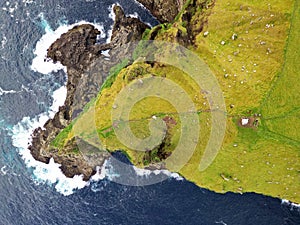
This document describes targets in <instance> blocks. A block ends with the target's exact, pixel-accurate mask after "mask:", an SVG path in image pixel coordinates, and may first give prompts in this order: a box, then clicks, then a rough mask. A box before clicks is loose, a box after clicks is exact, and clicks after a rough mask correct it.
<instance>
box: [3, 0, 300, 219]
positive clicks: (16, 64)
mask: <svg viewBox="0 0 300 225" xmlns="http://www.w3.org/2000/svg"><path fill="white" fill-rule="evenodd" d="M116 3H118V4H120V5H121V6H122V7H123V8H124V10H125V12H126V14H128V15H132V16H135V17H136V16H138V17H140V18H141V19H142V20H143V21H145V22H147V23H149V24H151V25H155V24H156V23H157V22H156V20H155V19H154V18H153V17H152V16H151V15H150V14H149V12H147V11H146V10H145V9H144V8H143V7H141V6H140V5H139V4H138V3H136V2H135V1H134V0H119V1H115V0H73V1H69V0H48V1H42V0H36V1H33V0H18V1H17V0H10V1H1V2H0V22H1V23H0V190H1V191H0V202H1V204H0V225H2V224H3V225H20V224H26V225H27V224H37V225H38V224H101V225H102V224H141V225H142V224H155V225H156V224H196V225H202V224H203V225H210V224H228V225H229V224H234V225H235V224H237V225H240V224H241V225H246V224H268V225H273V224H274V225H277V224H278V225H283V224H300V211H299V206H296V205H292V204H290V203H288V202H287V201H284V200H280V199H275V198H271V197H266V196H263V195H258V194H254V193H249V194H243V195H240V194H233V193H228V194H216V193H214V192H211V191H208V190H206V189H203V188H199V187H197V186H195V185H194V184H192V183H190V182H188V181H186V180H184V179H183V178H181V177H179V176H178V175H176V174H171V173H168V172H165V173H164V174H163V175H164V176H166V177H168V178H167V179H166V180H165V181H163V182H160V183H157V184H154V185H149V186H141V187H133V186H124V185H120V184H117V183H115V182H113V181H112V180H113V177H115V176H119V177H122V176H130V177H131V179H136V180H137V182H138V181H139V179H140V180H143V179H150V176H152V175H151V174H149V173H148V172H147V171H143V170H138V169H136V168H134V167H132V168H131V169H130V170H128V171H126V174H124V171H123V173H122V171H120V170H118V168H117V166H116V165H115V164H114V162H113V160H109V161H107V162H106V169H103V171H102V173H101V174H100V175H98V176H95V177H93V180H92V181H90V182H83V181H82V178H81V177H80V176H77V177H75V178H73V179H67V178H65V177H64V176H63V175H62V174H61V172H60V170H59V165H57V164H55V163H54V162H53V161H52V162H51V163H50V164H49V165H44V164H41V163H39V162H36V161H34V160H33V159H32V157H31V156H30V154H29V152H28V150H27V149H26V147H27V144H28V141H29V140H30V132H31V131H32V130H33V129H34V128H35V127H37V126H39V125H42V124H43V123H44V122H45V121H46V120H47V119H48V118H49V117H51V116H53V115H54V113H55V112H56V111H57V109H58V106H59V105H61V104H63V101H64V98H65V95H66V91H65V88H64V84H65V82H66V75H65V72H64V70H65V68H63V66H61V65H53V64H52V63H51V62H50V63H45V62H44V60H43V59H44V55H45V51H46V49H47V47H48V46H49V45H50V44H51V42H53V41H54V40H55V39H56V38H57V37H58V36H59V35H60V34H61V33H63V32H65V31H66V30H67V29H68V28H69V27H71V26H72V25H74V24H76V23H83V22H89V23H92V24H95V25H96V26H97V27H98V28H99V29H100V30H101V31H102V34H101V35H100V37H99V42H106V41H107V40H108V39H109V36H110V30H111V26H112V24H113V14H112V13H111V8H112V4H116ZM115 157H116V158H118V159H119V160H121V161H125V162H126V163H129V162H128V161H127V159H126V158H125V157H124V156H123V155H122V154H120V153H116V154H115Z"/></svg>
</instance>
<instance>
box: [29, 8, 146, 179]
mask: <svg viewBox="0 0 300 225" xmlns="http://www.w3.org/2000/svg"><path fill="white" fill-rule="evenodd" d="M114 13H115V15H116V19H115V23H114V27H113V31H112V37H111V41H110V43H108V44H97V43H96V40H97V35H99V34H100V31H98V30H97V29H96V28H95V27H94V26H92V25H89V24H85V25H80V26H75V27H73V28H72V29H71V30H69V31H68V32H67V33H65V34H63V35H62V36H61V37H60V38H59V39H58V40H56V41H55V42H54V43H53V44H52V45H51V46H50V48H49V49H48V54H47V57H48V58H50V59H52V60H53V61H54V62H60V63H61V64H62V65H64V66H66V67H67V74H68V81H67V98H66V101H65V103H64V106H62V107H60V108H59V111H58V113H56V114H55V116H54V118H53V119H50V120H48V121H47V122H46V124H45V125H44V127H43V128H41V127H40V128H37V129H36V130H35V131H34V133H33V134H32V144H31V146H30V147H29V149H30V151H31V154H32V155H33V157H34V158H35V159H36V160H39V161H41V162H44V163H49V160H50V158H51V157H53V158H54V161H55V162H57V163H60V164H61V169H62V171H63V173H64V174H65V175H66V176H68V177H73V176H74V175H79V174H83V175H84V179H85V180H88V179H89V178H90V176H91V175H93V174H94V173H95V168H96V166H97V165H102V163H103V161H104V160H105V159H106V158H107V157H108V156H109V154H108V153H107V152H105V151H103V152H99V151H98V153H96V154H97V155H91V156H90V157H89V158H87V157H86V156H84V155H82V154H81V153H80V152H77V153H76V151H74V150H75V149H77V145H78V144H80V143H78V142H84V141H83V140H74V139H73V140H72V141H71V142H69V143H67V145H66V146H65V151H64V152H59V151H58V150H57V149H55V148H52V147H50V146H51V142H52V141H53V140H54V138H55V137H56V136H57V135H58V134H59V133H60V131H61V130H62V129H64V128H65V127H67V126H68V125H69V124H70V123H71V121H72V119H74V118H75V117H76V116H77V115H78V114H79V113H80V112H81V111H82V109H83V108H84V106H85V105H86V104H87V103H88V102H89V101H90V100H91V99H92V98H95V97H96V96H97V94H98V92H99V89H100V86H101V84H102V83H103V80H105V78H106V76H107V75H108V74H109V70H110V68H111V67H112V66H114V65H116V64H118V63H119V62H120V61H121V60H122V59H123V58H124V57H127V56H128V54H131V52H130V49H127V48H121V46H125V45H126V44H127V43H131V42H135V41H138V40H140V39H141V38H142V34H143V32H144V31H145V29H147V28H148V26H147V25H145V24H144V23H142V22H141V21H140V20H138V19H136V18H128V17H126V16H125V14H124V12H123V10H122V8H121V7H119V6H115V7H114ZM127 46H128V45H127ZM106 50H109V54H110V57H109V60H108V58H107V56H105V55H103V54H102V52H103V51H106ZM81 144H82V143H81ZM84 144H85V146H89V145H88V144H87V143H84ZM88 148H90V149H93V146H89V147H88ZM70 149H72V150H73V151H68V150H70Z"/></svg>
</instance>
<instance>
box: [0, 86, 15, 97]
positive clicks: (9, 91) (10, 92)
mask: <svg viewBox="0 0 300 225" xmlns="http://www.w3.org/2000/svg"><path fill="white" fill-rule="evenodd" d="M12 93H17V91H15V90H8V91H6V90H3V89H2V88H1V87H0V96H1V95H5V94H12Z"/></svg>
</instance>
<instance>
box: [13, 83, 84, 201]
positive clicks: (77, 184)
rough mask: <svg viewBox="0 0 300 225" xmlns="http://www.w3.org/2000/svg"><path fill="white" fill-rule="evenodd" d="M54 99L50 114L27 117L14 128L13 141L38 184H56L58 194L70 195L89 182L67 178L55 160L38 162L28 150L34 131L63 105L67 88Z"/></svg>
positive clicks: (60, 89) (80, 177)
mask: <svg viewBox="0 0 300 225" xmlns="http://www.w3.org/2000/svg"><path fill="white" fill-rule="evenodd" d="M53 97H55V98H56V99H54V101H53V105H52V106H51V108H50V111H49V112H47V113H42V114H40V115H38V116H36V117H35V118H33V119H30V118H29V117H25V118H23V120H22V121H21V122H19V123H18V124H17V125H15V126H14V127H13V128H12V140H13V145H14V146H15V147H17V148H18V151H19V154H20V155H21V157H22V158H23V160H24V162H25V164H26V165H27V167H32V168H33V177H34V180H35V182H36V183H37V184H41V183H48V184H55V189H56V190H57V191H58V192H60V193H61V194H63V195H70V194H72V193H73V191H74V189H80V188H83V187H85V186H86V185H87V182H85V181H83V176H74V177H73V178H67V177H66V176H65V175H64V174H63V173H62V171H61V170H60V168H59V167H60V164H58V163H55V162H54V160H53V159H50V162H49V164H45V163H42V162H39V161H36V160H35V159H34V158H33V157H32V155H31V153H30V151H29V149H28V144H29V143H30V142H31V134H32V132H33V131H34V129H35V128H37V127H42V126H43V125H44V124H45V122H46V121H47V120H48V119H49V118H51V117H53V115H54V114H55V112H56V111H57V110H58V108H59V106H61V105H63V100H64V99H65V98H66V88H65V87H61V88H59V89H58V90H56V91H54V93H53Z"/></svg>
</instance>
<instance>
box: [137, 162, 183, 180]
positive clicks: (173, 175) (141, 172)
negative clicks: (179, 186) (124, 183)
mask: <svg viewBox="0 0 300 225" xmlns="http://www.w3.org/2000/svg"><path fill="white" fill-rule="evenodd" d="M133 169H134V171H135V172H136V174H137V175H138V176H146V177H147V176H149V175H151V174H154V175H159V174H164V175H166V176H168V177H171V178H173V179H175V180H178V181H179V180H184V178H183V177H181V176H180V175H179V174H178V173H172V172H170V171H169V170H148V169H140V168H137V167H135V166H133Z"/></svg>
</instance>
